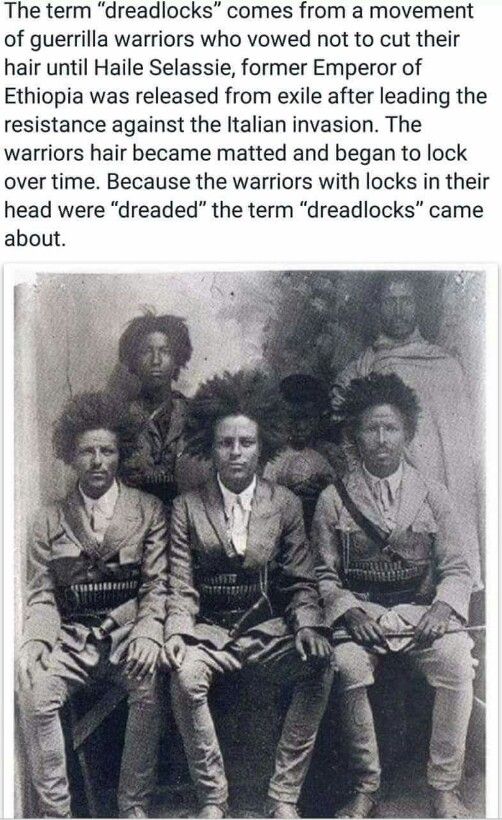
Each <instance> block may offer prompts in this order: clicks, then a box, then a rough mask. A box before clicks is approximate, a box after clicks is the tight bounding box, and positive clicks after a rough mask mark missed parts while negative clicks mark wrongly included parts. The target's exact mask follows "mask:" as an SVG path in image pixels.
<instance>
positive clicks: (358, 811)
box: [335, 792, 377, 817]
mask: <svg viewBox="0 0 502 820" xmlns="http://www.w3.org/2000/svg"><path fill="white" fill-rule="evenodd" d="M376 808H377V802H376V800H375V798H374V797H373V796H372V795H371V794H366V793H365V792H356V793H355V794H354V796H353V797H351V799H350V800H349V801H348V803H345V805H344V806H343V807H342V808H341V809H340V810H339V811H337V813H336V814H335V817H373V815H374V814H376Z"/></svg>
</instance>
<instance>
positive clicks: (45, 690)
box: [18, 673, 68, 715]
mask: <svg viewBox="0 0 502 820" xmlns="http://www.w3.org/2000/svg"><path fill="white" fill-rule="evenodd" d="M67 697H68V692H67V687H66V684H65V682H64V680H63V679H62V678H59V677H58V676H57V675H51V674H47V673H41V674H40V675H38V676H37V679H36V680H35V681H34V682H33V685H32V686H31V687H29V688H23V689H20V690H19V692H18V702H19V706H20V709H21V710H22V712H24V713H25V714H30V715H39V714H47V713H48V712H53V711H56V710H58V709H60V708H61V707H62V706H63V704H64V702H65V700H66V699H67Z"/></svg>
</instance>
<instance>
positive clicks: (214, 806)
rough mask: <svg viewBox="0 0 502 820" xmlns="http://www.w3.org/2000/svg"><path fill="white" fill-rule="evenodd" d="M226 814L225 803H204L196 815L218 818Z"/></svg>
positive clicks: (213, 819) (216, 819)
mask: <svg viewBox="0 0 502 820" xmlns="http://www.w3.org/2000/svg"><path fill="white" fill-rule="evenodd" d="M226 816H227V804H226V803H206V804H205V805H204V806H202V808H201V810H200V811H199V813H198V815H197V817H208V818H210V820H220V819H221V818H222V817H226Z"/></svg>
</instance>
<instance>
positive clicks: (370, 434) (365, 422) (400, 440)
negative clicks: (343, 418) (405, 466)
mask: <svg viewBox="0 0 502 820" xmlns="http://www.w3.org/2000/svg"><path fill="white" fill-rule="evenodd" d="M355 437H356V442H357V445H358V447H359V452H360V454H361V458H362V460H363V463H364V466H365V467H366V469H367V470H368V471H369V472H370V473H372V475H376V476H380V477H381V478H383V477H384V476H388V475H391V474H392V473H394V472H395V471H396V470H397V468H398V467H399V463H400V461H401V459H402V457H403V453H404V448H405V445H406V431H405V427H404V422H403V417H402V416H401V413H400V412H399V410H398V409H397V407H393V406H392V405H390V404H381V405H378V406H377V407H369V408H368V409H367V410H365V411H364V412H363V414H362V415H361V418H360V420H359V427H358V429H357V431H356V434H355Z"/></svg>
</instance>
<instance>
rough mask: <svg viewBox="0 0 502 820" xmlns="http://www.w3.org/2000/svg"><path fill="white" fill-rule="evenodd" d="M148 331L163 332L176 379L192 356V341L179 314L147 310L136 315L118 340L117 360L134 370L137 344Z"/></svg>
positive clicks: (138, 344)
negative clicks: (140, 314) (158, 314)
mask: <svg viewBox="0 0 502 820" xmlns="http://www.w3.org/2000/svg"><path fill="white" fill-rule="evenodd" d="M149 333H164V335H165V336H166V337H167V340H168V344H169V348H170V350H171V353H172V356H173V359H174V361H175V363H176V367H175V369H174V373H173V378H174V379H177V378H178V376H179V373H180V370H181V368H182V367H185V366H186V365H187V364H188V362H189V361H190V358H191V356H192V343H191V341H190V333H189V331H188V327H187V325H186V321H185V319H183V318H181V316H173V315H171V314H163V315H162V316H157V314H155V313H154V312H153V311H151V310H149V311H147V312H146V313H145V314H144V315H143V316H136V317H135V318H134V319H131V321H130V322H129V323H128V325H127V327H126V329H125V330H124V332H123V333H122V335H121V337H120V340H119V360H120V362H121V363H122V364H125V365H126V367H127V368H128V369H129V370H130V371H131V372H134V369H135V362H136V357H137V355H138V349H139V346H140V344H141V342H142V340H143V339H144V337H145V336H147V335H148V334H149Z"/></svg>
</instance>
